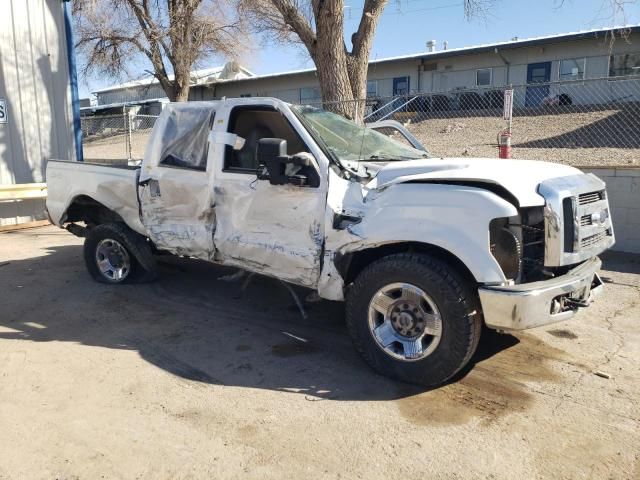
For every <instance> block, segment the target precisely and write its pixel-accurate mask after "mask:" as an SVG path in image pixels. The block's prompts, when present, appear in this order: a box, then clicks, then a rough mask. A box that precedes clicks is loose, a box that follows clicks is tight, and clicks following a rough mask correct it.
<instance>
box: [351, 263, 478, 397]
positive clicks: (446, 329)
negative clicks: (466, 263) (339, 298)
mask: <svg viewBox="0 0 640 480" xmlns="http://www.w3.org/2000/svg"><path fill="white" fill-rule="evenodd" d="M346 317H347V326H348V328H349V331H350V333H351V336H352V338H353V341H354V344H355V346H356V348H357V349H358V351H359V352H360V353H361V354H362V356H363V357H364V359H365V360H366V361H367V363H368V364H369V365H370V366H371V367H372V368H373V369H374V370H376V371H377V372H379V373H381V374H382V375H385V376H388V377H391V378H394V379H398V380H402V381H405V382H409V383H417V384H421V385H426V386H435V385H439V384H441V383H443V382H445V381H447V380H448V379H449V378H451V377H452V376H453V375H455V374H456V373H457V372H458V371H459V370H460V369H462V368H463V367H464V366H465V365H466V364H467V363H468V361H469V359H470V358H471V356H472V355H473V353H474V352H475V350H476V347H477V345H478V341H479V339H480V331H481V327H482V318H481V314H480V313H479V309H478V301H477V296H476V293H475V290H474V288H473V286H472V285H471V284H470V282H469V281H467V280H466V279H465V278H464V277H463V276H462V275H460V274H459V273H458V272H456V271H455V270H454V269H453V268H452V267H451V266H449V265H448V264H446V263H445V262H442V261H441V260H439V259H436V258H433V257H430V256H428V255H422V254H397V255H391V256H388V257H385V258H383V259H381V260H378V261H376V262H374V263H373V264H371V265H370V266H368V267H367V268H366V269H365V270H364V271H362V273H360V275H359V276H358V277H357V278H356V280H355V282H354V284H353V286H352V288H351V289H350V291H349V293H348V295H347V315H346Z"/></svg>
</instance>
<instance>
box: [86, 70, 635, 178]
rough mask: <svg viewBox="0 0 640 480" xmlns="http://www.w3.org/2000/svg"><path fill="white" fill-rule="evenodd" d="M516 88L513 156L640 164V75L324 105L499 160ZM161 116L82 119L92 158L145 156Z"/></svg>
mask: <svg viewBox="0 0 640 480" xmlns="http://www.w3.org/2000/svg"><path fill="white" fill-rule="evenodd" d="M507 88H510V89H512V90H513V117H512V125H511V135H512V136H511V145H512V157H513V158H516V159H532V160H547V161H552V162H561V163H565V164H570V165H578V166H591V167H598V166H600V167H602V166H613V165H616V166H621V165H623V166H625V165H638V164H640V76H633V77H621V78H615V79H614V78H597V79H581V80H570V81H559V82H548V83H536V84H528V85H514V86H510V87H499V88H497V87H483V88H473V89H456V90H449V91H443V92H432V93H416V94H410V95H399V96H394V97H376V98H368V99H366V100H357V101H355V102H353V101H350V102H337V103H333V104H326V103H325V104H324V105H323V106H324V108H326V109H329V110H333V111H336V112H338V113H345V112H347V111H353V107H354V103H357V104H358V105H360V106H363V107H364V112H365V122H367V123H370V122H376V121H380V120H397V121H399V122H400V123H402V124H403V125H405V127H407V129H408V130H409V131H410V132H411V133H412V134H413V135H414V136H415V137H416V138H417V139H418V140H420V142H421V143H422V144H423V145H425V146H426V147H427V149H428V150H429V152H430V153H431V154H432V155H435V156H443V157H497V156H498V134H499V133H500V132H501V131H503V130H505V129H506V128H507V127H508V123H507V121H505V120H504V119H503V106H504V91H505V89H507ZM157 118H158V117H157V116H152V115H131V114H129V113H124V114H120V115H110V116H93V117H84V118H83V119H82V133H83V148H84V157H85V159H86V160H87V161H92V162H108V163H117V162H126V161H132V160H140V159H142V157H143V155H144V150H145V147H146V143H147V140H148V138H149V135H150V133H151V129H152V128H153V125H154V124H155V121H156V119H157Z"/></svg>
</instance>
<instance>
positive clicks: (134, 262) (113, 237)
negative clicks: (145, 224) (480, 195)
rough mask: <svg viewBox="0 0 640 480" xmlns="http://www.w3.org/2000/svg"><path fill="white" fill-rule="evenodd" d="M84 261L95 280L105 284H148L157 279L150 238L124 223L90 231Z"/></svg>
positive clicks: (110, 224)
mask: <svg viewBox="0 0 640 480" xmlns="http://www.w3.org/2000/svg"><path fill="white" fill-rule="evenodd" d="M84 260H85V264H86V266H87V270H89V273H90V274H91V276H92V277H93V279H94V280H96V281H98V282H101V283H111V284H118V283H131V282H145V281H151V280H153V279H155V278H156V276H157V273H156V263H155V259H154V257H153V254H152V252H151V247H150V246H149V244H148V242H147V241H146V239H145V238H144V237H143V236H142V235H140V234H138V233H136V232H134V231H133V230H131V229H130V228H128V227H127V226H126V225H124V224H121V223H107V224H102V225H98V226H97V227H94V228H92V229H90V230H89V231H88V233H87V237H86V239H85V242H84Z"/></svg>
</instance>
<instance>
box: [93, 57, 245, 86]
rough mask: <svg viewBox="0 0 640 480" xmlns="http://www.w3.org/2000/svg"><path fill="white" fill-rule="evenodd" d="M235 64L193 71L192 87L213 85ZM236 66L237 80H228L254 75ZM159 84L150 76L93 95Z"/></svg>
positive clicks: (171, 76) (171, 78)
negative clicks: (205, 84) (204, 84)
mask: <svg viewBox="0 0 640 480" xmlns="http://www.w3.org/2000/svg"><path fill="white" fill-rule="evenodd" d="M233 63H234V62H227V63H225V64H224V65H221V66H216V67H210V68H203V69H200V70H193V71H191V85H192V86H193V85H199V84H202V83H212V82H214V81H216V80H217V79H220V78H221V77H225V76H228V75H229V74H230V73H232V70H233V69H234V65H233ZM235 65H236V66H237V70H238V71H237V72H235V73H236V74H235V75H233V76H234V77H235V78H226V79H227V80H237V79H238V78H246V77H251V76H253V75H254V74H253V72H251V71H250V70H249V69H247V68H245V67H243V66H242V65H239V64H237V63H236V64H235ZM225 69H226V72H225ZM174 78H175V76H174V75H173V74H171V75H169V80H173V79H174ZM159 83H160V82H158V79H157V78H156V77H154V76H151V75H150V76H146V77H142V78H140V79H138V80H131V81H129V82H125V83H120V84H118V85H112V86H110V87H105V88H101V89H99V90H94V91H93V92H92V93H94V94H98V93H106V92H111V91H115V90H125V89H127V88H136V87H147V86H150V85H154V84H159Z"/></svg>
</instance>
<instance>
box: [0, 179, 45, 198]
mask: <svg viewBox="0 0 640 480" xmlns="http://www.w3.org/2000/svg"><path fill="white" fill-rule="evenodd" d="M35 198H47V184H46V183H18V184H14V185H0V202H3V201H11V200H30V199H35Z"/></svg>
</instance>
